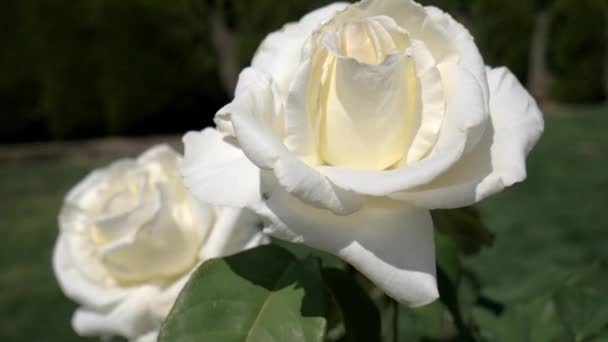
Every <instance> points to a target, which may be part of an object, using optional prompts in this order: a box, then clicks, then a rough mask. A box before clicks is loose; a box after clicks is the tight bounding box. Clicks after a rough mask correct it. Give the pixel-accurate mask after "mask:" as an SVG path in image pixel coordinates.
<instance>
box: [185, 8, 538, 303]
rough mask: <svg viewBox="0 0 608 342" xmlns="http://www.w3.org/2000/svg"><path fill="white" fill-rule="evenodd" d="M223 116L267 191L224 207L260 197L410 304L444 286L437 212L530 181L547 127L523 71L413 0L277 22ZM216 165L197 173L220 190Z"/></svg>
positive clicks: (310, 240)
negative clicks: (438, 268) (212, 172)
mask: <svg viewBox="0 0 608 342" xmlns="http://www.w3.org/2000/svg"><path fill="white" fill-rule="evenodd" d="M216 123H217V125H218V127H219V128H220V130H221V131H223V133H224V134H225V135H226V136H227V137H234V138H236V141H238V145H239V146H240V148H242V150H243V152H244V154H245V155H246V157H247V158H248V159H249V160H250V161H251V162H252V163H253V164H254V165H253V166H243V165H241V166H240V167H241V169H242V170H247V172H249V173H253V174H256V172H257V177H256V176H247V177H243V179H247V180H248V181H250V182H252V183H251V184H250V185H249V186H248V188H249V189H257V188H261V189H262V190H263V192H264V194H263V196H262V199H263V200H262V201H258V202H257V203H256V202H255V201H252V200H253V199H254V198H252V197H247V198H245V199H243V198H239V197H238V196H232V197H231V196H230V195H236V194H234V193H233V192H231V191H228V192H227V193H226V194H225V196H223V197H222V198H221V201H222V203H223V204H231V205H243V204H249V205H251V206H252V207H255V208H256V210H257V211H258V213H259V214H261V215H263V216H264V217H265V218H266V219H267V221H268V222H267V224H268V227H267V229H266V230H267V232H269V233H270V234H272V235H274V236H276V237H279V238H283V239H287V240H290V241H294V242H302V243H305V244H308V245H311V246H313V247H316V248H319V249H323V250H325V251H329V252H331V253H333V254H335V255H337V256H340V257H342V258H343V259H344V260H346V261H347V262H349V263H351V264H352V265H353V266H355V267H356V268H357V269H359V270H360V271H361V272H362V273H364V274H366V275H367V276H368V277H369V278H370V279H371V280H372V281H374V282H375V283H376V284H377V285H378V286H379V287H381V288H382V289H383V290H384V291H385V292H386V293H387V294H388V295H390V296H392V297H394V298H395V299H397V300H399V301H401V302H404V303H408V304H410V305H423V304H426V303H429V302H431V301H433V300H434V299H436V298H437V296H438V291H437V285H436V277H435V256H434V245H433V224H432V220H431V217H430V215H429V210H430V209H438V208H456V207H462V206H467V205H471V204H473V203H476V202H478V201H480V200H481V199H483V198H485V197H487V196H489V195H491V194H494V193H496V192H499V191H501V190H502V189H504V188H505V187H507V186H510V185H512V184H514V183H516V182H520V181H522V180H523V179H524V178H525V177H526V170H525V159H526V156H527V154H528V152H529V151H530V150H531V149H532V147H533V146H534V145H535V143H536V142H537V140H538V138H539V137H540V135H541V133H542V131H543V119H542V114H541V113H540V111H539V109H538V107H537V105H536V103H535V101H534V100H533V99H532V98H531V97H530V95H529V94H528V93H527V92H526V90H525V89H524V88H523V87H522V86H521V84H520V83H519V82H518V81H517V80H516V78H515V77H514V76H513V74H511V73H510V72H509V71H508V70H507V69H505V68H499V69H486V66H485V65H484V62H483V59H482V57H481V55H480V53H479V51H478V49H477V47H476V45H475V43H474V41H473V38H472V37H471V35H470V34H469V32H468V31H467V30H466V29H465V28H464V27H463V26H462V25H460V24H459V23H457V22H456V21H454V19H453V18H452V17H450V16H449V15H448V14H446V13H444V12H442V11H441V10H439V9H437V8H434V7H422V6H420V5H418V4H417V3H414V2H412V1H409V0H368V1H362V2H359V3H357V4H353V5H348V4H341V3H339V4H333V5H330V6H327V7H324V8H321V9H319V10H317V11H314V12H312V13H310V14H308V15H307V16H305V17H304V18H302V20H301V21H300V22H299V23H295V24H288V25H287V26H285V27H284V28H283V29H282V30H281V31H279V32H275V33H272V34H270V35H269V36H268V37H267V38H266V39H265V40H264V42H263V43H262V45H261V46H260V48H259V50H258V52H257V53H256V55H255V57H254V59H253V62H252V65H251V67H250V68H247V69H246V70H244V71H243V72H242V74H241V76H240V79H239V84H238V87H237V90H236V96H235V99H234V101H233V102H232V103H230V104H229V105H227V106H226V107H224V108H223V109H221V110H220V111H219V113H218V114H217V116H216ZM186 143H187V141H186ZM193 148H194V147H193ZM191 154H192V157H191V158H196V156H195V155H196V154H197V153H195V152H194V151H193V152H191ZM235 160H236V159H235ZM233 162H234V163H235V164H236V163H237V162H236V161H233ZM238 163H240V164H243V162H242V161H241V162H238ZM207 167H208V166H206V163H205V162H204V161H203V160H201V161H200V163H198V164H197V163H195V162H192V163H190V166H189V168H186V169H184V175H185V176H186V178H185V179H186V184H187V185H188V186H189V187H191V188H192V189H193V190H194V194H195V195H196V196H198V197H199V198H201V199H203V200H208V201H213V200H214V198H209V196H206V194H205V193H203V192H201V191H198V189H199V188H200V184H201V183H200V182H199V181H198V180H197V177H196V176H195V175H196V174H197V173H200V172H201V171H200V169H204V168H207ZM197 168H198V170H197ZM251 168H253V170H252V169H251ZM260 170H261V172H260ZM219 176H220V175H218V177H217V179H216V180H215V181H214V183H215V186H216V187H218V188H220V187H223V188H229V187H230V184H229V180H222V179H221V177H219ZM205 179H206V181H205V182H211V179H210V178H205ZM215 200H217V199H215Z"/></svg>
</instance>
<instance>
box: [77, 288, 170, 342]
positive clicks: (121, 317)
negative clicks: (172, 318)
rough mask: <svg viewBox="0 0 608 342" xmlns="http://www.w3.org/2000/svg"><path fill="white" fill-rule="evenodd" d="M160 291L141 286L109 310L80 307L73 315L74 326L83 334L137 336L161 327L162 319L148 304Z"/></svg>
mask: <svg viewBox="0 0 608 342" xmlns="http://www.w3.org/2000/svg"><path fill="white" fill-rule="evenodd" d="M158 294H159V291H158V289H156V288H154V287H151V286H149V287H141V288H138V289H137V290H135V291H132V293H131V294H130V296H129V297H128V298H127V299H126V300H124V301H122V302H121V303H120V304H119V305H117V306H116V307H112V308H111V309H108V310H107V311H103V310H89V309H87V308H86V307H83V308H80V309H78V310H76V313H75V314H74V317H73V318H72V326H73V327H74V330H76V332H77V333H78V334H79V335H82V336H100V335H101V336H103V335H120V336H124V337H127V338H130V339H134V338H136V337H138V336H141V335H143V334H146V333H148V332H150V331H152V330H156V329H158V328H159V327H160V323H161V320H160V319H159V318H158V317H154V315H151V314H150V313H149V312H148V308H149V303H150V302H153V301H154V299H155V297H156V296H158Z"/></svg>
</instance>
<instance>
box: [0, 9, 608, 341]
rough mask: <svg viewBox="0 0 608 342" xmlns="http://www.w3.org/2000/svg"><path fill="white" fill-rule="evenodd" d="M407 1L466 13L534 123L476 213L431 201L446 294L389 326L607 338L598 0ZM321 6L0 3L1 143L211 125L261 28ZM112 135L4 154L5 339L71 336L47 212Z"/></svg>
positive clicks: (96, 160)
mask: <svg viewBox="0 0 608 342" xmlns="http://www.w3.org/2000/svg"><path fill="white" fill-rule="evenodd" d="M420 2H422V3H423V4H425V5H435V6H438V7H440V8H442V9H444V10H446V11H448V12H450V13H451V14H452V15H453V16H454V17H456V18H457V20H459V21H460V22H462V23H463V24H465V25H466V26H467V27H468V28H469V29H470V30H471V32H472V33H473V35H474V36H475V39H476V41H477V44H478V46H479V47H480V49H481V51H482V54H483V56H484V58H485V60H486V62H487V63H488V64H490V65H507V66H509V67H510V68H511V69H512V70H513V71H514V72H515V73H516V74H517V76H518V77H519V79H520V80H521V81H522V83H524V84H526V85H527V86H528V88H529V89H530V90H531V91H532V92H533V94H534V95H536V96H537V98H538V99H539V100H540V101H541V103H542V104H544V105H545V108H546V110H545V113H546V125H547V126H546V132H545V134H544V136H543V138H542V139H541V141H540V143H539V146H538V147H537V148H535V150H534V151H533V152H532V155H531V157H530V158H529V163H528V174H529V177H528V181H527V182H526V183H525V184H524V185H522V186H518V187H515V188H514V189H511V190H509V191H505V192H504V193H502V194H500V195H498V196H496V197H493V198H492V199H489V200H486V201H484V202H483V203H481V204H480V205H479V207H478V211H476V210H474V209H467V210H464V211H458V212H436V213H434V218H435V222H436V225H437V228H438V231H439V234H438V240H437V246H438V248H437V249H438V254H439V255H438V262H439V266H440V267H441V268H442V270H443V272H444V273H445V274H443V275H442V276H441V277H442V279H443V282H444V283H445V281H447V282H448V283H449V284H450V285H449V286H448V287H443V289H442V298H443V301H438V302H436V303H434V304H432V305H430V306H427V307H423V308H418V309H409V308H405V307H403V308H401V315H400V316H399V319H400V321H401V322H402V324H401V326H400V331H399V336H400V337H401V340H403V341H449V340H453V341H454V340H455V341H462V340H466V336H464V337H463V335H462V331H458V330H455V328H458V327H457V326H456V325H458V324H455V323H457V322H455V319H456V317H459V318H458V321H460V323H462V324H461V325H463V326H466V327H467V329H468V330H470V331H469V332H468V334H470V335H473V336H475V338H476V339H478V340H484V341H499V342H500V341H509V342H511V341H531V342H537V341H541V342H543V341H547V342H551V341H608V309H607V308H608V303H607V302H606V301H607V298H606V296H605V289H606V286H608V249H606V241H608V221H607V219H606V215H605V211H606V208H605V207H606V203H608V192H607V189H608V178H607V174H606V169H607V168H608V158H606V157H607V156H608V135H606V133H605V127H606V126H608V107H607V106H605V105H596V104H597V103H600V102H606V101H607V100H608V43H607V41H608V1H606V0H510V1H504V0H425V1H422V0H420ZM327 3H329V1H328V0H289V1H283V0H173V1H161V0H71V1H68V0H8V1H4V2H3V4H2V10H0V43H2V49H1V50H0V114H1V115H2V116H1V117H2V119H3V121H2V125H0V144H1V143H16V142H29V141H48V140H66V139H84V138H91V137H94V136H105V135H126V136H133V135H149V134H159V133H163V134H164V133H175V134H177V135H181V134H182V133H183V132H185V131H187V130H191V129H201V128H203V127H205V126H208V125H210V124H211V120H212V117H213V115H214V113H215V111H216V110H217V109H218V108H220V107H221V106H222V105H223V104H225V103H227V102H228V101H229V99H230V97H231V92H232V89H233V87H234V84H235V81H236V77H237V75H238V72H239V70H240V69H241V68H242V67H244V66H246V65H247V64H249V61H250V60H251V56H252V55H253V54H254V52H255V49H256V47H257V46H258V44H259V43H260V41H261V40H262V39H263V38H264V37H265V35H266V34H268V33H269V32H271V31H273V30H277V29H279V28H280V27H281V26H282V25H283V24H284V23H286V22H288V21H293V20H297V19H298V18H300V17H301V16H302V15H304V14H305V13H307V12H308V11H310V10H313V9H315V8H317V7H319V6H322V5H324V4H327ZM0 147H1V146H0ZM112 150H113V154H112V155H111V156H106V155H103V156H99V155H92V153H86V155H73V156H70V157H67V158H48V159H33V158H31V159H27V158H23V159H16V160H8V161H5V160H0V163H1V165H2V167H0V198H2V199H3V200H1V201H0V232H1V233H2V236H3V239H2V241H0V247H1V248H0V270H2V272H0V289H2V292H1V293H0V318H1V319H0V340H1V341H62V342H64V341H81V340H84V339H80V338H78V337H77V336H76V335H75V334H74V332H73V331H72V330H71V328H70V322H69V317H70V316H71V314H72V312H73V310H74V308H75V306H76V305H75V304H74V303H72V302H70V301H68V300H67V299H66V298H65V297H64V296H63V294H62V293H61V292H60V290H59V288H58V286H57V284H56V282H55V280H54V277H53V274H52V270H51V267H50V260H51V255H52V248H53V243H54V239H55V237H56V234H57V230H56V229H57V227H56V215H57V212H58V210H59V208H60V206H61V201H62V197H63V196H64V194H65V193H66V192H67V191H68V190H69V189H70V188H71V187H72V186H73V185H74V184H76V182H77V181H78V180H79V179H81V178H82V177H83V176H84V175H85V174H86V173H87V172H89V171H90V170H91V169H93V168H96V167H100V166H102V165H105V164H107V163H108V162H109V161H110V160H112V159H114V158H118V157H124V156H127V155H131V154H130V152H126V151H125V149H124V148H121V147H117V148H113V149H112ZM132 155H134V154H132ZM486 227H487V229H486ZM489 246H491V248H488V247H489ZM440 280H441V279H440ZM455 300H457V301H458V303H457V304H458V305H455V304H454V303H455V302H454V301H455ZM455 308H456V309H457V310H459V312H456V311H454V310H455ZM389 311H390V310H389ZM385 314H387V315H389V316H390V315H391V313H390V312H386V313H385ZM33 326H34V327H36V328H32V327H33ZM389 328H390V327H384V330H387V329H388V330H389V333H388V334H387V336H390V329H389ZM465 335H466V334H465ZM92 340H95V339H92Z"/></svg>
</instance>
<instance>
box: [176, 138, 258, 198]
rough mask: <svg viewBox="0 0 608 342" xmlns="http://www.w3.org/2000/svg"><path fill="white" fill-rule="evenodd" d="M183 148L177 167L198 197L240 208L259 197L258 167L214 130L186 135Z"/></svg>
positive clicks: (187, 184)
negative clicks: (182, 156)
mask: <svg viewBox="0 0 608 342" xmlns="http://www.w3.org/2000/svg"><path fill="white" fill-rule="evenodd" d="M184 149H185V153H184V158H183V159H182V160H181V161H180V170H181V173H182V175H183V178H184V183H185V184H186V187H188V188H189V189H190V191H191V192H192V194H193V195H194V196H195V197H196V198H197V199H198V200H200V201H202V202H204V203H214V204H216V205H221V206H230V207H240V208H242V207H245V206H246V205H248V204H249V203H252V202H255V201H257V200H259V199H260V180H259V178H260V172H259V169H258V167H257V166H255V165H254V164H253V163H251V162H250V161H249V159H247V157H246V156H245V155H244V154H243V152H242V151H241V150H240V149H239V148H238V147H236V146H234V145H233V144H231V143H229V142H228V141H226V140H225V138H224V137H222V135H221V134H220V133H219V132H217V131H216V130H214V129H212V128H206V129H204V130H203V131H202V132H190V133H188V134H186V135H185V136H184Z"/></svg>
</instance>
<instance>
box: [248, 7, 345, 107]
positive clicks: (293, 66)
mask: <svg viewBox="0 0 608 342" xmlns="http://www.w3.org/2000/svg"><path fill="white" fill-rule="evenodd" d="M348 5H349V4H348V3H345V2H336V3H333V4H330V5H327V6H325V7H322V8H319V9H317V10H315V11H312V12H310V13H308V14H307V15H305V16H304V17H303V18H302V19H300V21H299V22H298V23H289V24H287V25H285V26H284V27H283V29H281V30H279V31H276V32H273V33H271V34H269V35H268V36H267V37H266V38H265V39H264V41H263V42H262V44H261V45H260V47H259V48H258V50H257V51H256V53H255V55H254V57H253V61H252V62H251V66H252V67H254V68H256V69H258V70H260V71H262V72H265V73H266V74H268V75H270V77H271V78H272V79H273V80H274V81H275V82H276V84H277V89H278V92H279V94H280V95H281V96H286V95H287V92H288V91H289V88H290V84H291V80H292V79H293V78H294V75H295V72H296V70H297V68H298V65H299V64H300V55H301V54H302V47H303V45H304V43H305V41H306V39H308V38H309V37H310V35H311V34H312V33H313V31H314V30H316V29H317V28H319V27H320V26H321V25H322V24H323V23H324V22H326V21H327V20H329V19H331V18H332V17H333V16H334V15H335V13H336V12H338V11H340V10H342V9H344V8H345V7H346V6H348Z"/></svg>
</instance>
